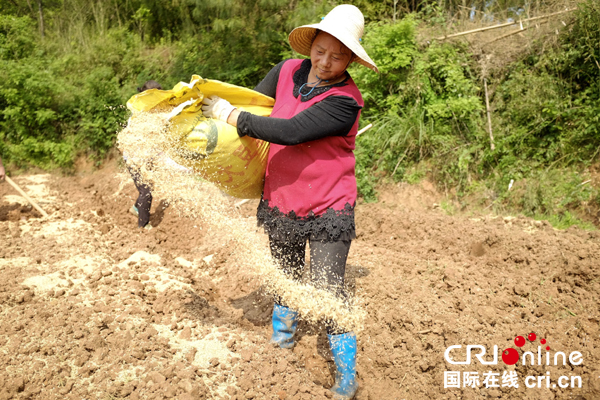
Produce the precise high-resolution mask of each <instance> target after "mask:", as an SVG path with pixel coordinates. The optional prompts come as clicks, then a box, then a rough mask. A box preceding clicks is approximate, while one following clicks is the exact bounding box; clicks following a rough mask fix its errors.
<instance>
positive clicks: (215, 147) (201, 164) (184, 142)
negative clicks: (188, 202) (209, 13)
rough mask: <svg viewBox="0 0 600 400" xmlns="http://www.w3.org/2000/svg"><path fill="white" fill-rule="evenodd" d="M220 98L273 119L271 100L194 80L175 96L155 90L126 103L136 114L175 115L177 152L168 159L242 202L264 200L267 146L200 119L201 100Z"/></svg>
mask: <svg viewBox="0 0 600 400" xmlns="http://www.w3.org/2000/svg"><path fill="white" fill-rule="evenodd" d="M211 95H216V96H219V97H221V98H223V99H225V100H227V101H229V102H230V103H231V104H232V105H233V106H235V107H237V108H239V109H240V110H241V111H248V112H250V113H252V114H256V115H261V116H269V115H270V114H271V111H272V109H273V104H274V103H275V101H274V100H273V99H272V98H271V97H268V96H265V95H263V94H261V93H258V92H255V91H254V90H250V89H246V88H243V87H240V86H235V85H231V84H228V83H224V82H220V81H216V80H210V79H203V78H201V77H200V76H198V75H193V76H192V80H191V82H190V83H184V82H180V83H178V84H177V85H175V87H174V88H173V89H172V90H158V89H151V90H147V91H145V92H142V93H139V94H136V95H135V96H133V97H131V98H130V99H129V101H128V102H127V107H128V108H129V110H131V111H132V112H133V113H134V116H135V113H136V112H140V111H160V112H169V111H172V116H171V118H170V121H171V125H170V128H169V131H168V135H169V137H170V139H172V143H173V147H172V148H171V149H169V150H168V155H169V156H170V157H171V158H172V159H173V160H175V161H176V162H177V163H179V164H181V165H182V166H184V167H187V168H191V169H193V170H194V173H196V174H198V175H200V176H201V177H203V178H204V179H206V180H208V181H210V182H212V183H214V184H215V185H217V187H219V188H220V189H221V190H223V191H224V192H225V193H227V194H230V195H232V196H234V197H238V198H244V199H249V198H258V197H260V195H261V193H262V190H263V185H264V176H265V168H266V163H267V155H268V152H269V143H268V142H264V141H262V140H258V139H253V138H250V137H247V136H245V137H242V138H240V137H239V136H238V134H237V128H235V127H233V126H231V125H229V124H227V123H225V122H222V121H219V120H216V119H212V118H206V117H204V116H203V115H202V108H201V107H202V99H203V98H204V97H205V96H211Z"/></svg>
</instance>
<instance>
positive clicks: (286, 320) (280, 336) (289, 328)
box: [271, 304, 298, 349]
mask: <svg viewBox="0 0 600 400" xmlns="http://www.w3.org/2000/svg"><path fill="white" fill-rule="evenodd" d="M297 326H298V313H297V312H296V311H292V310H290V309H289V308H287V307H284V306H280V305H279V304H275V307H273V336H271V343H275V344H278V345H279V347H281V348H282V349H291V348H292V347H294V334H295V333H296V327H297Z"/></svg>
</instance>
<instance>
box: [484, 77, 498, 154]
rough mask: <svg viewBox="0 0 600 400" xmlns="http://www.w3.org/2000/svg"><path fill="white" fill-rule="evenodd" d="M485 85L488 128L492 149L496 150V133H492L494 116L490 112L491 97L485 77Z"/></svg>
mask: <svg viewBox="0 0 600 400" xmlns="http://www.w3.org/2000/svg"><path fill="white" fill-rule="evenodd" d="M483 87H484V88H485V109H486V111H487V120H488V129H489V133H490V149H491V150H492V151H494V149H495V148H496V146H495V145H494V134H493V133H492V116H491V113H490V99H489V97H488V89H487V79H485V78H483Z"/></svg>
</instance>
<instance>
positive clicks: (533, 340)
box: [527, 332, 537, 342]
mask: <svg viewBox="0 0 600 400" xmlns="http://www.w3.org/2000/svg"><path fill="white" fill-rule="evenodd" d="M535 338H537V336H536V335H535V333H533V332H531V333H530V334H529V335H527V339H529V341H530V342H535Z"/></svg>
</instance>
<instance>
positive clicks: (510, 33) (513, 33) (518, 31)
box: [483, 21, 548, 46]
mask: <svg viewBox="0 0 600 400" xmlns="http://www.w3.org/2000/svg"><path fill="white" fill-rule="evenodd" d="M547 23H548V21H544V22H540V25H542V24H547ZM534 26H536V27H539V25H529V26H528V27H526V28H521V29H517V30H516V31H512V32H509V33H507V34H505V35H502V36H498V37H497V38H496V39H493V40H490V41H489V42H487V43H485V44H484V45H483V46H487V45H488V44H490V43H494V42H497V41H498V40H502V39H504V38H507V37H509V36H512V35H516V34H517V33H521V32H525V31H526V30H528V29H531V28H533V27H534Z"/></svg>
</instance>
